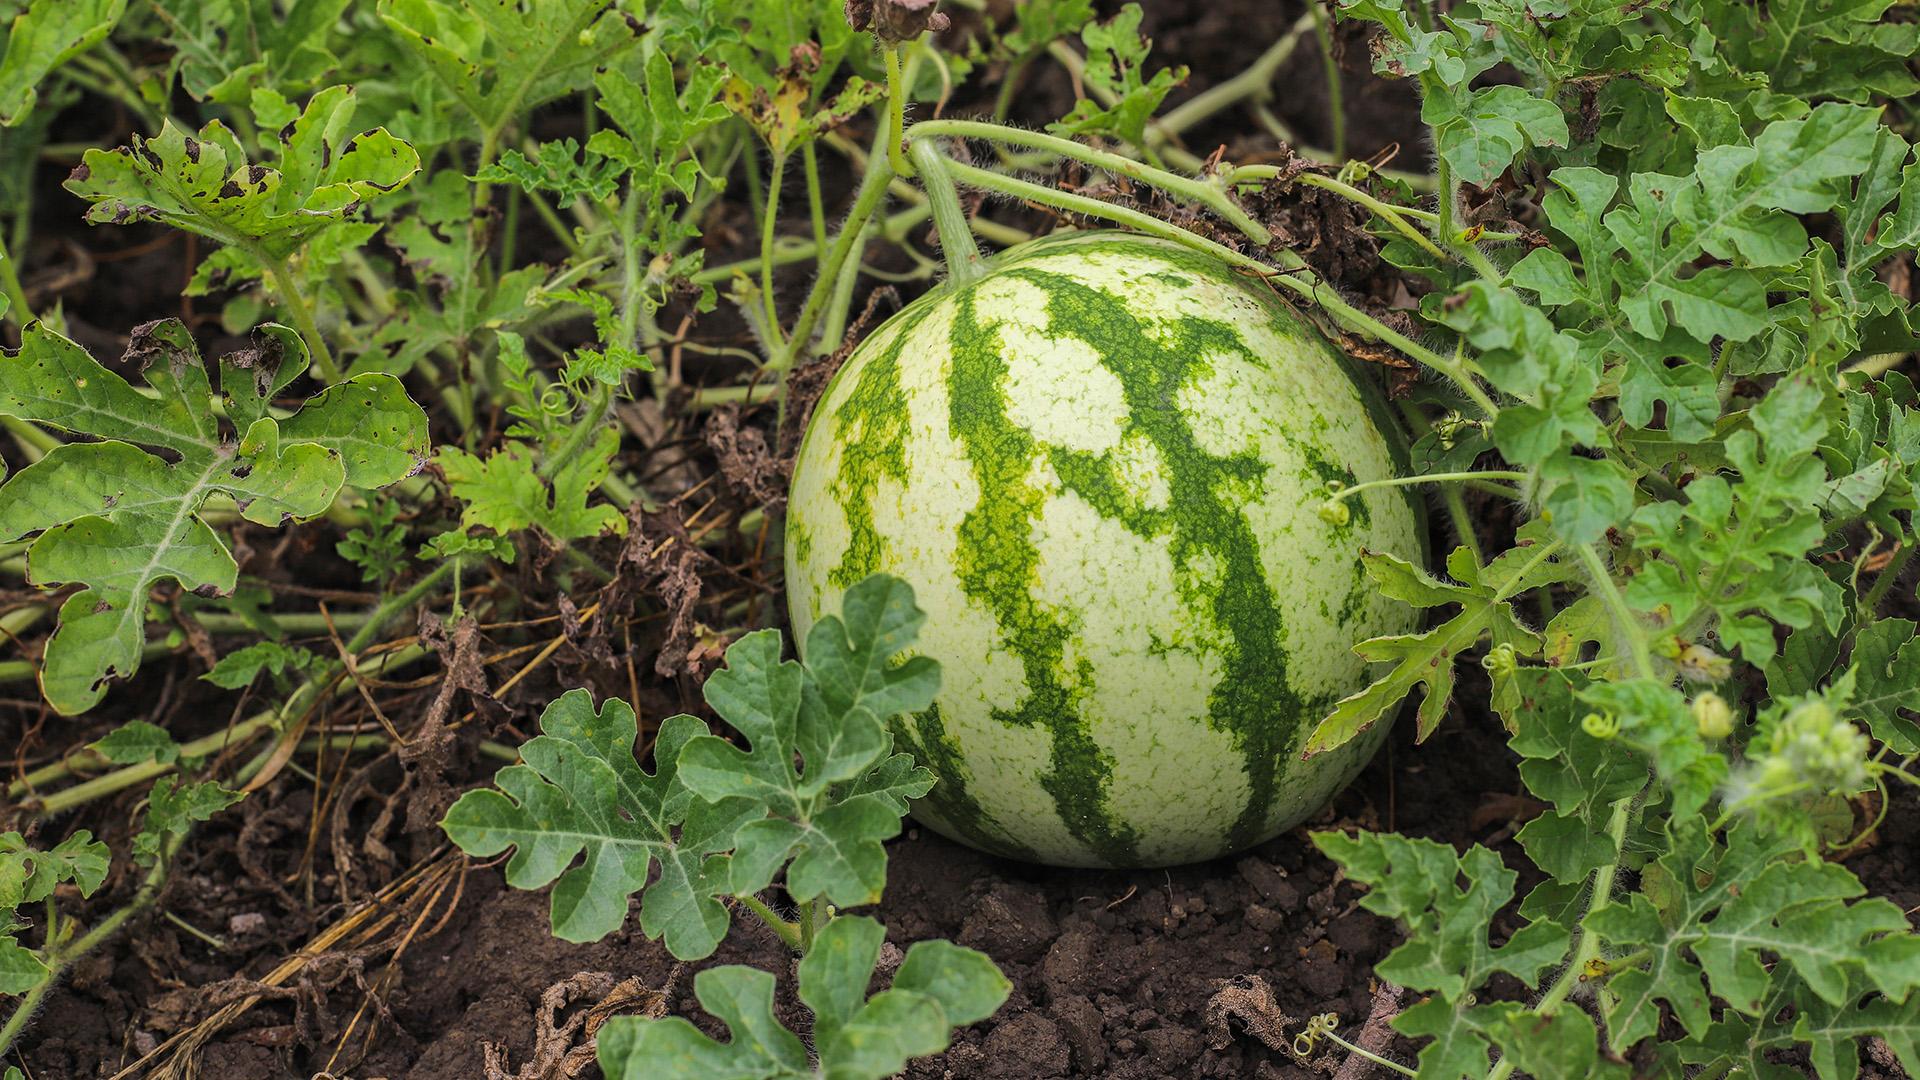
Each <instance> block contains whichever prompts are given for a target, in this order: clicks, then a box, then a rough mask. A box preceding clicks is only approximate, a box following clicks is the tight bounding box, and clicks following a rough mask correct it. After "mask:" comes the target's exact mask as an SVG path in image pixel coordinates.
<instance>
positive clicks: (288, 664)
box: [200, 641, 317, 690]
mask: <svg viewBox="0 0 1920 1080" xmlns="http://www.w3.org/2000/svg"><path fill="white" fill-rule="evenodd" d="M316 659H317V657H316V656H315V655H314V654H313V653H312V652H311V651H309V650H307V649H300V648H295V647H293V646H290V645H284V644H281V643H280V642H278V641H257V642H254V643H253V644H252V645H248V646H246V647H244V648H240V649H235V650H234V651H232V652H230V653H228V654H227V655H225V656H223V657H221V658H220V660H219V662H217V663H215V664H214V665H213V667H212V669H210V670H209V671H208V672H207V673H206V674H205V675H202V676H200V677H201V678H203V679H205V680H207V681H208V682H210V683H212V684H213V685H215V686H219V687H224V688H225V689H228V690H239V689H241V688H242V687H245V686H248V685H250V684H252V682H253V680H254V679H256V678H258V677H259V675H260V673H261V672H262V671H267V672H270V673H271V674H273V675H275V676H280V675H283V674H285V673H286V672H288V671H296V672H298V671H307V670H309V669H311V668H312V667H313V665H314V662H315V661H316Z"/></svg>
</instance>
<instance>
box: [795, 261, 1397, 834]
mask: <svg viewBox="0 0 1920 1080" xmlns="http://www.w3.org/2000/svg"><path fill="white" fill-rule="evenodd" d="M1076 323H1077V324H1078V325H1075V324H1076ZM1097 344H1098V347H1096V346H1097ZM956 392H957V393H958V396H957V397H956ZM1377 407H1378V402H1377V400H1373V398H1372V396H1371V391H1370V390H1363V389H1362V388H1361V387H1360V386H1358V385H1357V384H1356V383H1355V381H1354V380H1353V378H1352V377H1351V375H1350V373H1349V372H1348V371H1347V369H1346V366H1345V362H1344V358H1342V357H1340V356H1339V354H1337V353H1336V352H1335V351H1334V350H1333V349H1332V348H1331V347H1330V346H1329V345H1328V344H1327V343H1326V342H1325V341H1324V340H1323V339H1321V338H1320V337H1319V336H1318V335H1317V334H1316V333H1315V332H1314V331H1313V330H1312V329H1311V328H1310V327H1308V326H1307V325H1306V324H1305V323H1304V322H1303V321H1302V320H1301V319H1300V318H1299V316H1297V315H1295V314H1294V313H1293V312H1291V311H1290V310H1289V309H1287V308H1286V307H1285V306H1284V305H1282V304H1281V303H1280V302H1279V301H1278V300H1277V299H1275V298H1274V297H1273V296H1272V295H1271V292H1270V290H1269V289H1267V287H1266V286H1264V285H1263V284H1261V283H1259V282H1256V281H1251V280H1248V279H1245V278H1241V277H1239V276H1237V275H1236V274H1235V273H1234V271H1232V270H1231V269H1230V268H1227V267H1224V266H1221V265H1219V264H1216V263H1213V262H1212V261H1210V260H1208V259H1206V258H1204V257H1202V256H1198V255H1195V254H1193V253H1191V252H1188V251H1186V250H1185V249H1183V248H1179V247H1177V246H1175V245H1171V244H1167V243H1163V242H1160V241H1155V240H1146V239H1142V238H1138V237H1132V236H1125V235H1120V234H1113V233H1092V234H1077V235H1075V236H1072V237H1069V238H1064V239H1054V240H1049V241H1044V242H1040V243H1036V244H1032V245H1027V246H1024V247H1022V248H1019V249H1015V250H1013V251H1011V252H1008V253H1006V254H1005V255H1003V256H1001V258H1000V259H998V260H996V265H995V272H994V273H991V274H989V275H988V276H987V277H986V278H984V279H982V280H981V281H979V282H976V283H974V284H973V285H972V286H971V287H969V288H967V289H965V290H963V291H961V292H959V293H957V294H956V293H955V292H953V291H950V290H948V289H945V288H942V289H940V290H936V291H935V292H933V293H930V294H929V295H927V296H926V297H923V298H922V299H921V300H919V301H917V302H915V303H914V304H913V305H910V306H909V308H908V309H907V310H906V311H905V312H902V313H901V314H900V315H898V316H896V317H895V318H894V319H893V320H890V321H889V322H888V324H887V325H886V326H883V327H882V328H881V329H880V330H878V331H876V332H875V334H874V335H873V336H872V337H871V338H870V339H869V340H868V342H867V343H866V344H864V345H863V346H862V347H861V348H860V349H859V350H857V351H856V352H855V354H854V356H853V357H852V358H851V359H850V360H849V361H848V363H847V365H846V367H845V369H843V371H842V372H841V373H840V375H839V376H838V377H837V378H836V379H835V381H834V383H833V384H832V385H831V386H830V387H829V388H828V390H827V393H826V395H825V396H824V398H823V399H822V401H821V403H820V405H819V407H818V409H817V411H816V413H815V419H814V422H813V425H812V427H811V429H810V430H809V432H808V437H807V439H806V440H805V442H804V443H803V445H802V448H801V452H800V457H799V461H798V463H797V465H796V468H795V474H794V483H793V490H792V500H791V506H792V510H791V513H790V517H789V533H790V536H791V537H792V538H795V539H799V538H804V543H799V542H790V543H789V545H788V549H787V563H788V566H787V571H788V587H789V599H790V604H791V608H792V614H793V622H794V626H795V630H796V633H797V636H799V637H801V638H802V639H803V640H804V636H805V633H806V632H807V630H808V629H809V628H810V627H811V625H812V624H813V622H814V621H815V620H816V619H818V618H819V616H820V615H821V613H823V612H825V611H831V610H834V609H835V608H837V607H838V603H839V600H838V597H839V594H840V592H841V591H842V590H843V589H844V588H845V587H846V586H847V585H848V584H851V583H852V582H853V581H857V580H858V579H859V578H860V577H861V576H864V575H865V574H867V573H871V572H874V571H886V572H888V573H892V574H895V575H897V576H899V577H902V578H904V579H906V580H907V581H908V582H910V583H911V584H912V585H913V586H914V589H915V593H916V596H917V597H918V599H919V603H920V605H921V607H922V608H923V609H925V610H926V611H927V613H928V620H927V628H926V630H925V632H924V633H923V635H922V643H921V649H922V651H924V652H925V653H926V654H927V655H930V656H933V657H935V658H936V659H938V660H939V661H940V662H941V665H942V669H943V672H944V675H945V682H944V685H943V688H942V690H941V693H940V696H939V698H938V700H937V702H936V707H935V709H934V710H931V711H930V712H929V713H928V714H926V715H923V716H920V717H916V718H912V719H909V720H907V721H906V722H904V723H902V724H899V725H896V728H895V737H896V740H897V741H898V742H899V743H900V745H901V748H902V749H905V750H908V751H910V752H912V753H913V754H914V755H915V756H916V757H918V758H919V759H920V760H921V761H922V763H924V764H926V765H927V766H928V767H930V768H932V769H933V770H934V771H935V773H936V774H938V775H939V777H940V783H939V784H937V785H936V786H935V788H934V790H933V792H932V793H931V794H930V795H929V797H928V798H927V799H925V800H923V801H922V802H920V803H919V804H917V805H916V807H915V811H914V812H915V814H916V816H918V817H919V818H921V820H923V821H925V822H926V823H927V824H929V825H930V826H932V827H934V828H935V829H937V830H939V831H941V832H944V833H947V834H949V835H952V836H955V837H956V838H959V839H962V840H964V841H966V842H969V843H972V844H975V845H976V846H980V847H983V848H987V849H989V850H995V851H999V852H1002V853H1006V854H1013V855H1018V856H1021V857H1026V858H1033V859H1038V860H1040V861H1045V862H1052V863H1062V864H1070V865H1162V864H1170V863H1178V862H1186V861H1192V860H1195V859H1202V858H1208V857H1212V856H1215V855H1219V854H1223V853H1225V852H1226V851H1228V850H1231V849H1233V848H1236V847H1241V846H1245V845H1247V844H1250V843H1254V842H1257V841H1259V840H1261V839H1264V838H1266V837H1267V836H1271V835H1273V834H1274V833H1275V832H1277V831H1279V830H1281V829H1283V828H1286V827H1289V826H1291V825H1293V824H1295V823H1297V822H1298V821H1299V820H1301V819H1302V818H1304V817H1305V816H1306V815H1308V814H1311V813H1312V812H1313V811H1314V810H1316V809H1318V808H1319V807H1320V806H1321V805H1322V804H1324V802H1325V801H1326V799H1328V798H1329V797H1331V796H1332V794H1333V793H1334V792H1335V791H1336V790H1337V789H1338V788H1339V787H1341V786H1343V785H1344V784H1345V783H1346V782H1347V781H1348V780H1350V779H1351V777H1352V775H1353V774H1354V773H1355V772H1356V771H1358V769H1359V767H1360V766H1361V765H1362V764H1364V762H1365V761H1366V759H1367V758H1368V757H1369V756H1370V755H1371V753H1372V751H1373V749H1374V747H1375V746H1377V744H1378V742H1379V739H1380V738H1381V737H1382V736H1383V735H1384V732H1385V729H1384V727H1383V726H1382V727H1378V728H1377V729H1376V730H1374V731H1372V732H1369V733H1368V734H1367V735H1366V736H1364V737H1363V738H1362V739H1360V740H1357V741H1356V743H1355V744H1351V745H1349V746H1348V747H1345V748H1343V749H1342V750H1341V751H1339V752H1337V753H1334V754H1329V755H1325V756H1323V757H1318V758H1315V759H1314V760H1313V761H1312V762H1311V763H1303V762H1301V761H1300V760H1299V749H1300V746H1301V745H1302V743H1303V742H1304V740H1305V737H1306V734H1307V732H1308V731H1310V730H1311V729H1312V727H1313V725H1314V723H1315V722H1317V720H1318V719H1319V718H1320V716H1321V715H1324V713H1325V712H1326V710H1327V708H1328V707H1330V706H1331V704H1332V702H1334V701H1336V700H1338V699H1339V698H1340V697H1342V696H1344V695H1346V694H1349V693H1352V692H1353V691H1355V690H1357V689H1359V688H1360V687H1362V686H1363V685H1365V681H1366V665H1365V663H1364V662H1363V661H1362V660H1360V659H1359V658H1358V657H1356V656H1355V655H1354V654H1353V653H1352V651H1351V646H1352V644H1353V643H1354V642H1355V641H1359V640H1362V639H1365V638H1370V637H1375V636H1379V635H1383V634H1394V633H1403V632H1406V631H1408V630H1410V629H1412V628H1413V627H1414V625H1415V622H1416V616H1415V613H1413V612H1412V611H1411V610H1410V609H1408V608H1407V607H1405V606H1404V605H1401V604H1398V603H1396V602H1394V601H1392V600H1391V599H1390V598H1387V597H1384V596H1382V595H1380V594H1379V593H1378V592H1377V591H1376V590H1374V589H1372V588H1371V587H1370V586H1369V585H1368V584H1367V580H1366V578H1365V577H1364V574H1363V573H1362V569H1361V563H1360V558H1359V557H1360V553H1361V551H1362V549H1371V550H1386V551H1399V552H1414V551H1418V550H1420V548H1421V544H1422V541H1421V530H1420V528H1419V516H1418V512H1417V510H1416V508H1415V506H1414V504H1413V503H1411V502H1410V501H1409V500H1408V499H1406V498H1404V497H1402V496H1401V495H1400V494H1398V493H1395V492H1392V491H1380V492H1370V493H1367V494H1366V495H1365V496H1362V497H1361V498H1360V499H1356V500H1355V507H1354V509H1355V511H1356V512H1355V513H1354V515H1353V520H1352V522H1351V524H1350V525H1348V526H1344V527H1341V526H1333V525H1330V524H1328V523H1326V522H1324V521H1322V520H1320V518H1319V516H1318V514H1317V512H1316V511H1317V507H1318V505H1319V503H1320V502H1321V500H1322V499H1323V498H1324V494H1323V485H1324V483H1325V481H1326V480H1327V479H1330V478H1337V479H1340V480H1343V481H1345V482H1347V483H1354V482H1360V481H1365V480H1369V479H1376V478H1380V477H1384V476H1388V475H1391V474H1392V473H1393V472H1394V471H1395V468H1394V460H1395V456H1396V455H1395V452H1394V448H1393V446H1392V444H1390V442H1389V439H1388V436H1387V435H1385V434H1383V433H1382V431H1381V430H1380V428H1379V427H1378V426H1376V420H1375V415H1376V413H1375V412H1374V410H1376V409H1377ZM1235 566H1239V567H1240V568H1241V572H1240V573H1237V574H1236V573H1233V572H1232V569H1233V568H1234V567H1235ZM1255 566H1257V571H1254V572H1247V570H1248V568H1249V567H1255ZM1263 779H1264V780H1270V781H1271V788H1272V790H1271V793H1270V794H1267V795H1261V794H1258V793H1257V792H1256V790H1255V789H1256V787H1257V786H1258V785H1259V783H1261V782H1262V780H1263Z"/></svg>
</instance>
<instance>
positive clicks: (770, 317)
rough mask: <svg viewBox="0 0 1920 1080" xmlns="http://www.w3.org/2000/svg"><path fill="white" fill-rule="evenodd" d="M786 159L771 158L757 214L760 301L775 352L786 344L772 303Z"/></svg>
mask: <svg viewBox="0 0 1920 1080" xmlns="http://www.w3.org/2000/svg"><path fill="white" fill-rule="evenodd" d="M787 156H788V155H787V154H785V153H775V154H774V155H773V167H772V168H771V169H770V170H769V171H768V174H767V205H766V209H765V210H763V211H762V212H761V215H760V302H761V303H762V304H763V305H764V306H765V309H766V314H767V333H768V334H769V335H770V336H771V337H772V338H773V344H774V347H775V350H776V351H778V350H779V349H781V348H784V347H785V345H786V343H785V342H784V341H783V340H781V337H780V308H779V306H778V305H777V304H775V303H774V302H773V237H774V226H775V225H777V224H778V223H779V221H778V219H779V216H780V185H781V182H782V181H783V180H785V179H786V172H787Z"/></svg>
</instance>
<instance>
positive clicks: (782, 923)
mask: <svg viewBox="0 0 1920 1080" xmlns="http://www.w3.org/2000/svg"><path fill="white" fill-rule="evenodd" d="M740 906H741V907H744V908H746V909H747V910H748V911H751V912H753V913H754V914H755V915H757V916H759V918H760V921H761V922H763V923H766V924H767V929H769V930H772V931H773V936H775V937H777V938H779V939H780V943H781V944H783V945H785V946H786V947H787V948H789V949H792V950H793V951H794V952H804V951H805V950H803V949H802V948H801V947H800V924H798V923H791V922H788V921H787V920H785V919H783V918H781V917H780V915H779V913H778V912H776V911H774V910H773V909H772V908H770V907H768V906H767V905H766V903H765V902H763V901H762V900H761V899H760V898H759V897H757V896H742V897H740Z"/></svg>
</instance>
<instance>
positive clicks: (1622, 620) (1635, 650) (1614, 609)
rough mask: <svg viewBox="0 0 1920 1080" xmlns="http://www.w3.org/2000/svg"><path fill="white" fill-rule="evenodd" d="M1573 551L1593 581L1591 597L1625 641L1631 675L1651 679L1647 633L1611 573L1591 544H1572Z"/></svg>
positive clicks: (1651, 659) (1651, 658) (1650, 658)
mask: <svg viewBox="0 0 1920 1080" xmlns="http://www.w3.org/2000/svg"><path fill="white" fill-rule="evenodd" d="M1574 551H1575V552H1576V553H1577V554H1578V555H1579V556H1580V563H1581V565H1583V566H1585V567H1586V569H1587V576H1588V577H1589V578H1591V579H1592V580H1593V591H1594V595H1596V596H1598V597H1600V602H1601V603H1603V604H1605V605H1606V606H1607V610H1608V611H1609V612H1611V613H1612V615H1613V621H1614V624H1615V627H1614V628H1615V631H1616V632H1617V633H1619V634H1620V635H1621V636H1622V637H1624V638H1626V641H1627V651H1628V653H1629V654H1630V655H1631V656H1632V657H1633V667H1634V673H1635V674H1637V675H1639V676H1640V677H1641V678H1643V679H1650V678H1652V677H1653V656H1652V654H1651V653H1650V652H1649V651H1648V650H1647V634H1646V631H1645V630H1644V629H1643V628H1642V627H1641V625H1640V620H1639V618H1638V617H1637V616H1635V615H1634V613H1633V609H1632V608H1629V607H1628V606H1627V601H1626V598H1625V597H1623V596H1621V595H1620V587H1619V586H1618V585H1616V584H1614V581H1613V571H1611V570H1609V569H1607V564H1606V562H1605V561H1604V560H1602V559H1601V558H1600V553H1599V552H1598V551H1595V550H1594V546H1593V545H1592V544H1575V545H1574Z"/></svg>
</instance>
